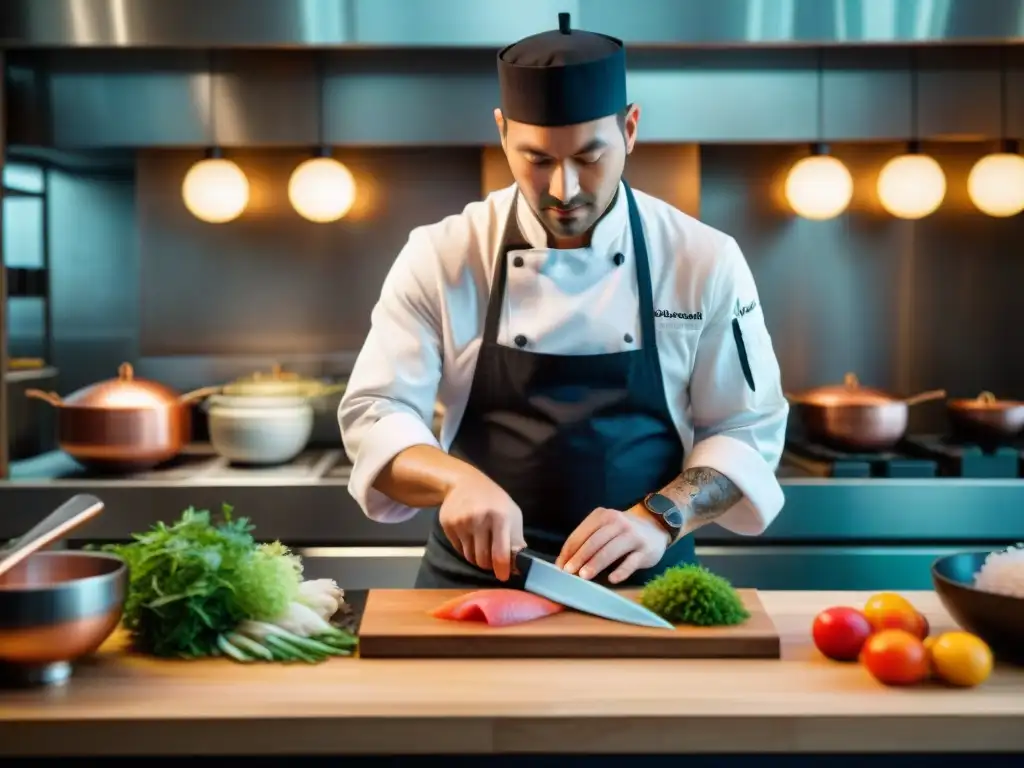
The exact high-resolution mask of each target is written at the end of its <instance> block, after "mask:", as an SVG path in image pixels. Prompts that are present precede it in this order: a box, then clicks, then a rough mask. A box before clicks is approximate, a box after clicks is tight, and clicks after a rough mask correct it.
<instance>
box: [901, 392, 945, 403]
mask: <svg viewBox="0 0 1024 768" xmlns="http://www.w3.org/2000/svg"><path fill="white" fill-rule="evenodd" d="M945 396H946V390H944V389H932V390H930V391H928V392H922V393H921V394H919V395H914V396H913V397H908V398H907V399H906V400H904V401H903V402H905V403H906V404H907V405H908V406H909V405H920V404H921V403H926V402H928V401H929V400H938V399H940V398H943V397H945Z"/></svg>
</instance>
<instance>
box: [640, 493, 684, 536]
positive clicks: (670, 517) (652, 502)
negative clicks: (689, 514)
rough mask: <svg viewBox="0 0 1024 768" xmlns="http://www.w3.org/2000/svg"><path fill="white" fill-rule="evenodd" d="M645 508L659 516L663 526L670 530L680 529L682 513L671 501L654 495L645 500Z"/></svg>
mask: <svg viewBox="0 0 1024 768" xmlns="http://www.w3.org/2000/svg"><path fill="white" fill-rule="evenodd" d="M647 507H648V508H649V509H650V510H651V511H652V512H654V513H655V514H658V515H661V519H662V520H664V521H665V525H667V526H669V527H670V528H680V527H681V526H682V525H683V513H682V511H681V510H680V509H679V508H678V507H677V506H676V505H675V504H673V503H672V500H671V499H668V498H666V497H664V496H662V495H661V494H654V495H653V496H651V497H650V498H649V499H648V500H647Z"/></svg>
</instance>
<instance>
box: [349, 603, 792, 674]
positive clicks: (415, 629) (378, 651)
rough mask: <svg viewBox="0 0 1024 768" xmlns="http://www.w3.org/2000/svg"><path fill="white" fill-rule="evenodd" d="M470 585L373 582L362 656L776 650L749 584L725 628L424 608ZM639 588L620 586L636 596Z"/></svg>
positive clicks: (763, 655) (680, 654) (767, 654)
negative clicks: (743, 615)
mask: <svg viewBox="0 0 1024 768" xmlns="http://www.w3.org/2000/svg"><path fill="white" fill-rule="evenodd" d="M470 591H472V590H440V589H438V590H433V589H374V590H371V591H370V593H369V595H368V597H367V600H366V609H365V612H364V613H363V617H362V621H361V623H360V626H359V655H360V656H361V657H363V658H545V657H546V658H604V657H614V658H706V659H714V658H756V659H777V658H779V657H780V655H781V643H780V641H779V633H778V631H777V630H776V629H775V624H774V622H773V621H772V618H771V616H769V615H768V614H767V613H766V612H765V609H764V606H763V605H762V604H761V600H760V599H759V598H758V596H757V590H753V589H741V590H738V591H739V594H740V596H741V597H742V599H743V603H744V605H746V607H747V610H748V611H750V618H749V619H748V620H747V621H746V622H745V623H743V624H740V625H737V626H733V627H691V626H680V627H678V628H677V629H676V630H675V631H674V632H673V631H670V630H665V629H654V628H651V627H638V626H634V625H632V624H622V623H619V622H616V621H609V620H607V619H602V618H600V617H597V616H591V615H589V614H585V613H579V612H576V611H572V610H566V611H564V612H562V613H558V614H555V615H554V616H548V617H545V618H542V619H537V620H535V621H528V622H524V623H522V624H516V625H514V626H509V627H492V626H489V625H487V624H485V623H483V622H474V621H449V620H445V619H435V618H434V617H432V616H430V614H429V612H430V611H431V610H432V609H433V608H435V607H436V606H438V605H440V604H441V603H443V602H444V601H446V600H449V599H451V598H453V597H456V596H458V595H460V594H466V593H468V592H470ZM638 592H639V590H636V589H623V590H621V593H622V594H624V595H629V596H630V597H634V598H635V597H636V595H637V594H638Z"/></svg>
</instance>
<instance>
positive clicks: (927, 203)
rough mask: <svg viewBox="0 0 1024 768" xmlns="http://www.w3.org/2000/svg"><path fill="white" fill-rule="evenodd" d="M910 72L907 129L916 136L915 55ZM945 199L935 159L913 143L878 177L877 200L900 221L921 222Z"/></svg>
mask: <svg viewBox="0 0 1024 768" xmlns="http://www.w3.org/2000/svg"><path fill="white" fill-rule="evenodd" d="M913 56H914V58H913V59H912V62H911V71H910V77H911V80H910V115H911V129H912V132H913V135H914V136H917V135H918V118H917V80H918V67H917V51H916V50H915V51H914V53H913ZM945 197H946V174H945V173H943V171H942V166H940V165H939V164H938V163H937V162H936V160H935V158H933V157H931V156H930V155H926V154H924V153H922V152H921V148H920V144H919V143H918V142H917V141H916V140H914V141H911V142H910V143H909V144H908V149H907V153H906V154H903V155H899V156H897V157H894V158H892V159H891V160H889V162H887V163H886V164H885V165H884V166H882V171H881V173H879V174H878V199H879V201H880V202H881V204H882V207H883V208H885V210H886V211H888V212H889V213H890V214H892V215H893V216H896V217H898V218H901V219H922V218H924V217H925V216H928V215H929V214H931V213H934V212H935V210H936V209H937V208H938V207H939V206H940V205H941V204H942V201H943V199H944V198H945Z"/></svg>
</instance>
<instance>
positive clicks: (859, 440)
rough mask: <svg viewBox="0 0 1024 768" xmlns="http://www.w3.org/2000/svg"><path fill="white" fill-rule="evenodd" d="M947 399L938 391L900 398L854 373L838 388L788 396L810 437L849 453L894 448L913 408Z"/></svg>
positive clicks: (826, 387)
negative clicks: (870, 385) (860, 380)
mask: <svg viewBox="0 0 1024 768" xmlns="http://www.w3.org/2000/svg"><path fill="white" fill-rule="evenodd" d="M945 396H946V392H945V390H942V389H935V390H930V391H928V392H922V393H920V394H917V395H914V396H913V397H906V398H900V397H896V396H894V395H890V394H888V393H887V392H883V391H881V390H878V389H872V388H870V387H863V386H861V384H860V382H859V381H858V380H857V376H856V375H855V374H853V373H847V374H846V376H845V377H844V379H843V383H842V384H841V385H838V386H834V385H833V386H824V387H817V388H815V389H811V390H808V391H807V392H803V393H800V394H788V393H787V394H786V398H787V399H788V400H789V401H790V402H791V403H793V404H794V405H795V406H796V409H797V410H798V412H799V415H800V417H801V421H802V422H803V425H804V429H805V430H806V432H807V436H808V437H809V438H811V439H812V440H815V441H818V442H821V443H824V444H826V445H830V446H833V447H835V448H839V449H841V450H847V451H884V450H888V449H890V448H892V447H893V446H895V445H896V443H898V442H899V441H900V440H901V439H903V436H904V435H905V434H906V431H907V422H908V420H909V415H910V413H909V412H910V407H911V406H912V405H917V404H919V403H924V402H928V401H929V400H938V399H940V398H943V397H945Z"/></svg>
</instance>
